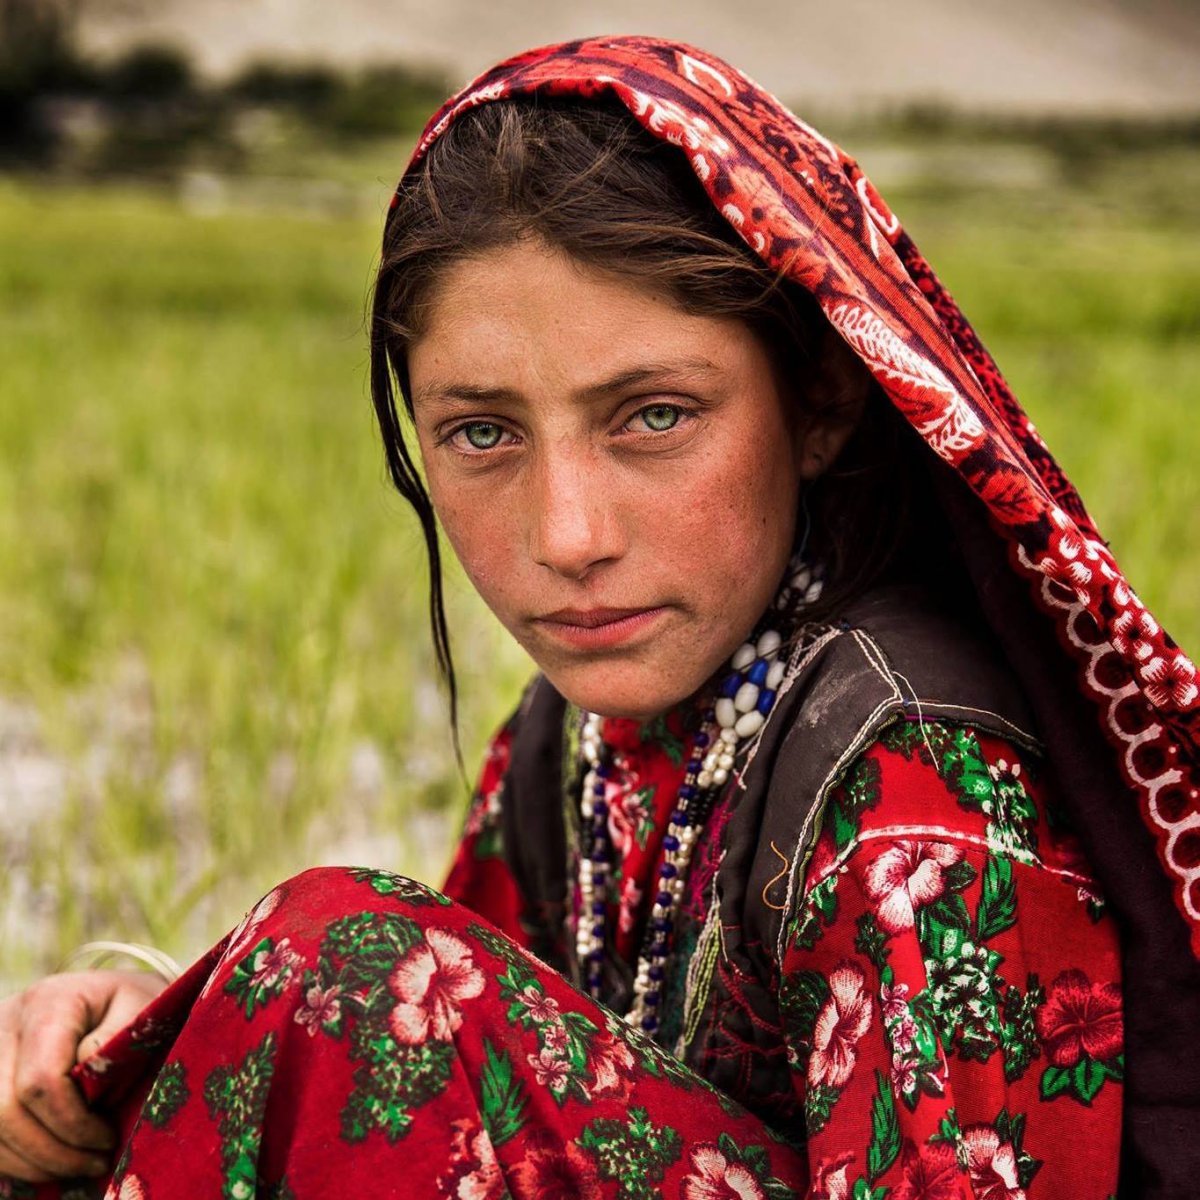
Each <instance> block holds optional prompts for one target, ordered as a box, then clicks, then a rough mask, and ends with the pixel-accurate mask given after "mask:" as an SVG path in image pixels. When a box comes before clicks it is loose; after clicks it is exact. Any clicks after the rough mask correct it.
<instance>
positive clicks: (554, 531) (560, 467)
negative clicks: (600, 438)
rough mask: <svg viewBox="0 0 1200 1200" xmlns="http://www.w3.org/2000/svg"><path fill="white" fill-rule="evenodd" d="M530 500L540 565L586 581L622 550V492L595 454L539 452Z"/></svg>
mask: <svg viewBox="0 0 1200 1200" xmlns="http://www.w3.org/2000/svg"><path fill="white" fill-rule="evenodd" d="M529 500H530V503H531V505H532V515H531V521H530V552H531V555H532V557H533V560H534V561H535V562H536V563H538V564H539V565H540V566H544V567H548V568H549V569H550V570H552V571H554V572H555V573H556V574H558V575H561V576H563V577H564V578H567V579H574V580H582V579H584V578H585V577H586V576H587V575H588V574H589V573H590V572H591V571H592V570H594V569H595V568H596V567H597V566H598V565H599V564H601V563H604V562H608V561H611V560H613V559H616V558H619V557H620V556H621V554H622V553H624V538H623V536H622V532H621V525H620V521H619V519H618V515H617V511H616V503H617V500H618V496H617V495H616V492H615V489H614V487H613V481H612V480H611V479H609V478H608V476H607V473H606V472H605V470H604V466H603V463H602V462H601V461H598V458H597V456H595V455H593V454H589V453H587V452H571V451H570V450H564V449H557V450H556V449H554V448H548V449H547V450H546V451H545V452H544V453H543V454H541V455H539V462H538V463H537V466H536V468H535V478H534V479H533V480H531V481H530V495H529Z"/></svg>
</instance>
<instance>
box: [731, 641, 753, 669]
mask: <svg viewBox="0 0 1200 1200" xmlns="http://www.w3.org/2000/svg"><path fill="white" fill-rule="evenodd" d="M754 659H755V654H754V647H753V646H752V645H751V644H750V643H749V642H745V643H744V644H743V645H741V646H739V647H738V648H737V649H736V650H735V651H734V652H733V657H732V658H731V659H730V660H729V665H730V666H731V667H733V669H734V670H735V671H744V670H745V669H746V668H747V667H748V666H749V665H750V664H751V663H752V662H753V661H754Z"/></svg>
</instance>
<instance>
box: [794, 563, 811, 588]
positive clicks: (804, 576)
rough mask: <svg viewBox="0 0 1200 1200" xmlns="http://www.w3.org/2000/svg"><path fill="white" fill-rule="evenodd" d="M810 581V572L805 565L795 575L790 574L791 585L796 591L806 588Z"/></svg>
mask: <svg viewBox="0 0 1200 1200" xmlns="http://www.w3.org/2000/svg"><path fill="white" fill-rule="evenodd" d="M811 582H812V572H811V571H810V570H809V569H808V568H807V567H801V568H800V570H798V571H797V572H796V573H795V575H793V576H792V587H794V588H795V589H796V591H798V592H804V591H807V590H808V585H809V584H810V583H811Z"/></svg>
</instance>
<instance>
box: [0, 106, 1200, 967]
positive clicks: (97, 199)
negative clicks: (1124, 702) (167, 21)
mask: <svg viewBox="0 0 1200 1200" xmlns="http://www.w3.org/2000/svg"><path fill="white" fill-rule="evenodd" d="M825 124H826V129H827V132H829V133H831V134H833V135H834V136H837V137H839V138H840V139H841V140H842V141H843V144H845V145H846V146H847V147H848V148H849V149H850V150H851V151H852V152H854V153H856V155H857V156H858V157H859V159H860V161H861V162H862V163H863V165H864V166H865V168H866V169H867V171H868V173H869V174H871V175H872V177H873V179H874V180H875V182H876V183H877V184H878V185H879V187H880V188H881V190H882V191H883V193H884V195H885V196H887V197H888V199H889V200H890V201H891V203H892V205H893V207H894V208H895V209H896V211H897V212H898V213H899V215H900V216H901V218H902V220H903V221H904V222H905V224H906V225H907V226H908V228H909V230H910V232H911V233H912V234H913V235H914V237H915V238H916V240H917V242H918V244H919V245H921V246H922V248H923V250H924V251H925V253H926V255H927V256H928V257H929V258H930V260H931V261H932V262H933V263H934V265H935V267H936V268H937V269H938V270H939V272H940V273H941V275H942V277H943V278H944V280H945V281H946V282H947V283H948V285H949V286H950V288H951V290H952V291H953V292H954V293H955V294H956V295H957V297H958V299H959V301H960V303H961V304H962V306H963V308H964V309H965V311H966V313H967V314H968V316H969V317H970V318H971V319H972V320H973V322H974V323H975V325H976V327H977V329H978V330H979V332H980V334H981V336H982V337H983V339H984V341H985V342H986V343H987V344H988V345H989V346H990V348H991V349H992V351H993V352H994V353H995V355H996V356H997V358H998V360H999V362H1000V364H1001V367H1002V368H1003V369H1005V371H1006V372H1007V374H1008V376H1009V378H1010V381H1011V382H1012V384H1013V386H1014V389H1015V390H1016V392H1017V394H1018V396H1019V397H1020V398H1021V399H1022V401H1023V403H1024V404H1025V406H1026V408H1027V409H1028V411H1029V412H1030V414H1031V415H1032V417H1033V418H1034V420H1035V421H1036V423H1037V424H1038V426H1039V427H1040V429H1041V430H1042V432H1043V434H1044V436H1045V437H1046V439H1047V441H1048V442H1049V444H1050V445H1051V446H1052V447H1053V448H1054V449H1055V451H1056V453H1057V454H1058V455H1059V457H1060V459H1061V461H1062V462H1063V464H1064V465H1065V467H1066V468H1067V471H1068V472H1069V473H1070V474H1071V475H1072V477H1073V478H1074V479H1075V481H1076V482H1077V484H1078V485H1079V486H1080V489H1081V491H1082V492H1083V495H1084V498H1085V500H1086V501H1087V502H1088V503H1089V505H1090V506H1091V508H1092V510H1093V512H1094V513H1095V515H1096V517H1097V519H1098V521H1099V523H1100V526H1101V528H1102V529H1103V530H1104V531H1105V533H1106V535H1107V536H1108V537H1109V538H1110V539H1111V541H1112V545H1113V548H1114V550H1115V552H1116V554H1117V556H1118V559H1119V560H1120V561H1121V562H1122V563H1123V564H1124V566H1125V568H1126V570H1127V572H1128V573H1129V575H1130V576H1131V578H1132V580H1133V582H1134V584H1135V586H1136V587H1137V588H1138V589H1139V591H1140V592H1141V594H1142V595H1143V597H1144V598H1145V600H1146V601H1147V603H1148V604H1149V605H1150V606H1151V608H1152V609H1154V610H1155V611H1156V612H1157V613H1158V615H1159V616H1160V617H1161V618H1162V619H1163V621H1164V622H1165V624H1166V626H1167V628H1168V629H1170V630H1171V631H1172V632H1173V633H1174V634H1175V635H1176V636H1177V637H1178V638H1179V639H1180V641H1181V642H1182V643H1183V645H1184V647H1185V648H1189V649H1191V650H1193V651H1194V650H1195V649H1196V647H1197V646H1198V645H1200V615H1198V614H1197V611H1196V606H1195V596H1196V595H1197V589H1198V585H1200V520H1198V517H1197V514H1198V513H1200V472H1198V471H1197V469H1196V461H1197V453H1198V451H1200V436H1198V435H1197V432H1196V424H1195V419H1194V414H1195V412H1196V411H1197V403H1198V402H1200V339H1198V338H1197V333H1198V332H1200V328H1198V327H1200V243H1198V242H1197V239H1196V237H1195V232H1194V231H1195V228H1196V224H1197V219H1198V218H1200V155H1198V154H1197V143H1196V137H1195V131H1194V129H1183V130H1182V131H1180V130H1167V131H1166V132H1165V133H1164V132H1163V131H1162V130H1158V131H1157V132H1155V131H1153V130H1151V131H1149V132H1147V131H1145V130H1142V131H1140V132H1139V130H1138V129H1137V128H1135V127H1122V129H1118V130H1114V129H1112V128H1107V127H1105V126H1103V125H1099V126H1091V127H1082V126H1078V125H1069V126H1048V125H1030V124H1028V123H1025V124H1022V125H1021V126H1020V127H1013V128H1002V127H996V126H994V125H989V126H987V127H979V126H974V125H971V124H970V123H967V124H959V123H958V122H956V121H952V120H949V121H938V120H933V119H931V118H930V117H929V114H925V116H924V117H923V118H921V119H916V117H914V115H913V114H909V117H908V118H907V119H906V120H905V121H902V122H897V123H896V124H895V125H894V126H891V127H885V126H883V125H881V124H875V125H872V126H851V125H847V126H844V127H840V128H839V127H837V125H836V123H829V122H826V123H825ZM260 133H261V131H260ZM270 136H271V139H273V140H272V141H271V145H272V146H274V147H275V148H274V150H272V151H271V153H269V154H268V153H264V154H263V155H254V156H251V161H250V164H249V165H248V166H247V165H243V168H242V169H240V170H239V171H238V172H236V173H229V172H225V173H222V172H221V171H220V170H217V169H216V168H215V166H214V164H213V163H211V162H208V163H202V164H200V165H199V166H196V165H195V164H191V165H190V166H188V165H186V164H185V169H181V168H180V167H179V164H176V166H175V169H173V170H172V172H170V173H165V174H152V175H151V176H150V177H149V179H147V177H146V176H145V175H144V174H143V175H142V176H141V177H139V178H135V177H133V176H131V175H129V174H128V173H126V174H124V175H118V176H117V177H116V178H115V179H113V178H109V179H108V180H107V181H99V180H97V179H95V178H92V179H90V180H89V181H86V182H84V181H83V180H84V178H85V177H86V176H87V175H88V173H87V172H82V173H81V172H79V171H75V172H65V173H64V172H61V171H59V172H54V171H47V170H45V169H41V170H38V171H31V170H28V169H22V170H17V171H12V172H10V173H9V174H8V175H6V176H0V243H2V244H3V245H4V246H5V252H4V255H3V256H2V258H0V323H2V327H3V330H4V346H5V355H4V370H3V381H2V383H0V389H2V394H3V399H2V402H0V914H3V915H2V916H0V988H3V986H6V985H7V986H11V985H13V984H15V983H19V982H21V981H23V980H25V979H27V978H29V977H31V976H32V975H33V974H34V973H35V972H39V971H43V970H46V969H49V968H50V967H52V966H53V965H54V963H55V962H56V961H57V960H58V958H59V957H60V956H61V954H62V953H64V952H65V951H66V950H68V949H69V948H71V947H72V946H74V945H76V944H77V943H79V942H80V941H82V940H84V939H85V938H89V937H100V936H115V937H123V938H131V939H135V940H147V941H151V942H154V943H156V944H158V945H161V946H163V947H164V948H167V949H169V950H171V951H172V952H173V953H175V954H177V955H178V956H180V957H181V958H187V957H189V956H190V955H193V954H194V953H195V952H196V951H197V950H198V949H199V948H201V946H202V945H204V944H205V943H207V942H208V941H209V940H211V938H213V937H214V936H215V935H217V934H219V933H220V932H221V931H222V930H223V929H224V928H225V927H227V926H228V925H229V924H230V923H231V922H232V921H234V920H236V918H237V917H238V916H239V915H240V913H241V912H242V910H243V909H244V908H245V907H246V906H247V905H248V904H249V903H250V902H251V901H252V900H253V899H254V898H256V896H257V895H258V894H259V893H261V892H262V891H264V890H266V889H267V888H268V887H269V886H270V885H271V884H272V883H273V882H275V881H276V880H277V879H278V878H280V877H282V876H285V875H287V874H289V873H291V872H293V871H295V870H298V869H300V868H301V867H303V866H306V865H310V864H312V863H314V862H333V861H358V862H364V863H371V864H378V865H383V866H388V867H392V868H394V869H398V870H403V871H408V872H411V873H414V874H416V875H418V876H421V877H424V878H427V879H430V880H434V881H436V880H437V878H438V877H439V876H440V874H441V871H442V869H443V867H444V865H445V855H446V851H447V848H448V845H449V838H450V837H451V835H452V833H453V829H454V827H455V825H456V823H457V820H458V818H459V814H460V812H461V804H462V801H463V799H464V788H463V785H462V782H461V780H460V779H459V777H458V776H457V774H456V770H455V767H454V763H453V757H452V751H451V747H450V741H449V737H448V733H447V729H446V723H445V713H444V708H443V703H442V699H441V697H440V695H439V693H438V690H437V686H436V683H435V678H434V671H433V667H432V657H431V654H430V652H429V648H428V637H427V633H426V626H425V576H424V566H423V555H422V553H421V550H420V543H419V539H418V537H417V535H416V531H415V529H414V528H413V523H412V522H411V521H410V520H409V519H408V518H407V515H406V513H405V510H404V507H403V505H402V503H401V502H400V501H399V500H398V499H397V498H395V497H393V496H392V495H391V494H390V493H389V490H388V487H387V486H386V484H385V479H384V473H383V468H382V456H381V454H380V450H379V446H378V443H377V439H376V435H375V432H374V429H373V424H372V418H371V413H370V406H369V400H368V396H367V391H366V383H365V365H366V364H365V359H366V355H365V336H364V329H363V311H364V304H365V299H366V294H367V289H368V287H369V280H370V268H371V264H372V262H373V259H374V255H375V248H376V243H377V238H378V232H379V226H380V220H381V216H382V212H383V210H384V206H385V204H386V197H387V194H388V191H389V189H390V186H391V184H392V182H393V179H394V176H395V175H396V174H397V172H398V171H399V169H400V167H401V165H402V164H403V161H404V159H405V157H406V154H407V143H406V141H405V140H404V139H403V138H398V139H397V138H391V139H386V138H384V139H381V138H371V137H367V138H359V139H358V140H356V141H354V142H353V143H342V142H339V141H338V140H337V139H333V140H331V139H329V138H328V137H327V136H323V135H320V134H319V133H317V134H313V133H311V132H305V130H304V129H303V128H302V127H300V126H295V127H290V126H289V127H285V128H283V131H282V132H281V131H280V128H279V127H278V126H276V127H273V128H272V132H271V135H270ZM301 143H302V145H301V149H302V151H303V152H302V153H298V152H297V146H298V145H300V144H301ZM451 607H452V617H451V621H452V625H453V627H454V628H456V629H457V630H458V631H459V632H458V638H457V642H456V650H457V656H458V661H459V665H460V669H461V675H462V679H461V683H462V692H463V697H464V711H463V720H462V728H463V737H464V746H465V749H466V754H467V761H468V771H469V772H473V770H474V760H475V759H476V758H477V756H478V753H479V751H480V749H481V746H482V744H483V739H484V737H485V735H486V733H487V732H488V730H489V729H490V728H491V727H492V725H494V723H495V722H496V721H497V720H498V719H499V718H500V717H501V716H502V715H503V713H504V712H505V711H507V709H508V708H509V707H510V706H511V704H512V702H513V701H514V699H515V697H516V695H517V692H518V689H519V686H520V684H521V682H522V681H523V679H524V678H525V675H526V672H527V663H526V662H525V660H524V659H523V657H522V656H521V654H520V653H519V652H518V651H517V650H516V649H515V648H514V647H512V646H511V644H510V643H508V642H507V641H506V640H505V639H504V638H503V636H502V635H500V634H499V632H498V630H497V628H496V626H495V625H494V623H493V622H492V620H491V618H490V617H489V616H488V614H486V612H484V611H482V609H481V608H480V606H479V604H478V602H477V601H476V600H475V599H474V598H473V596H471V595H470V594H469V590H468V589H467V588H466V586H465V585H464V584H463V583H462V581H461V579H459V578H458V577H457V576H455V577H454V582H453V584H452V599H451Z"/></svg>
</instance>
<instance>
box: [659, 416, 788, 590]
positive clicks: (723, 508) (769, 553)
mask: <svg viewBox="0 0 1200 1200" xmlns="http://www.w3.org/2000/svg"><path fill="white" fill-rule="evenodd" d="M785 437H786V434H785V433H784V431H782V430H776V429H775V428H774V427H773V426H772V427H770V428H769V430H768V432H767V433H766V434H765V435H763V436H744V437H741V438H734V437H730V438H728V439H723V445H722V451H723V452H722V453H720V454H718V455H716V456H714V460H713V461H712V462H711V465H710V466H709V468H708V469H707V470H705V471H703V472H698V473H697V476H696V478H695V481H694V486H693V487H692V488H691V489H689V496H688V497H687V499H686V500H685V501H683V502H682V503H681V505H680V507H681V510H684V511H689V512H691V513H692V514H693V518H692V522H691V523H693V524H694V525H695V526H698V527H699V528H698V529H697V533H696V534H695V535H693V536H694V538H696V539H697V540H698V541H699V545H698V546H697V550H698V565H699V564H700V563H704V564H706V565H707V566H708V568H709V571H710V572H713V573H714V574H715V575H719V576H720V579H719V580H714V582H715V583H716V584H717V586H719V587H721V588H725V589H733V591H732V593H731V594H732V595H735V596H737V595H742V594H745V593H749V594H748V595H747V597H746V598H747V601H751V600H752V599H753V600H757V599H761V598H762V596H763V595H766V596H768V597H769V595H770V594H771V592H772V591H773V589H774V586H775V584H776V583H777V582H778V579H777V578H776V576H777V573H778V572H781V571H782V569H783V566H784V565H785V564H786V561H787V557H788V554H789V553H790V551H791V545H792V539H793V537H794V534H795V528H796V508H797V503H798V498H799V477H798V475H797V473H796V468H795V462H794V458H793V456H792V454H791V451H790V444H789V443H788V442H786V441H785V440H784V439H785ZM767 577H769V578H767Z"/></svg>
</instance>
